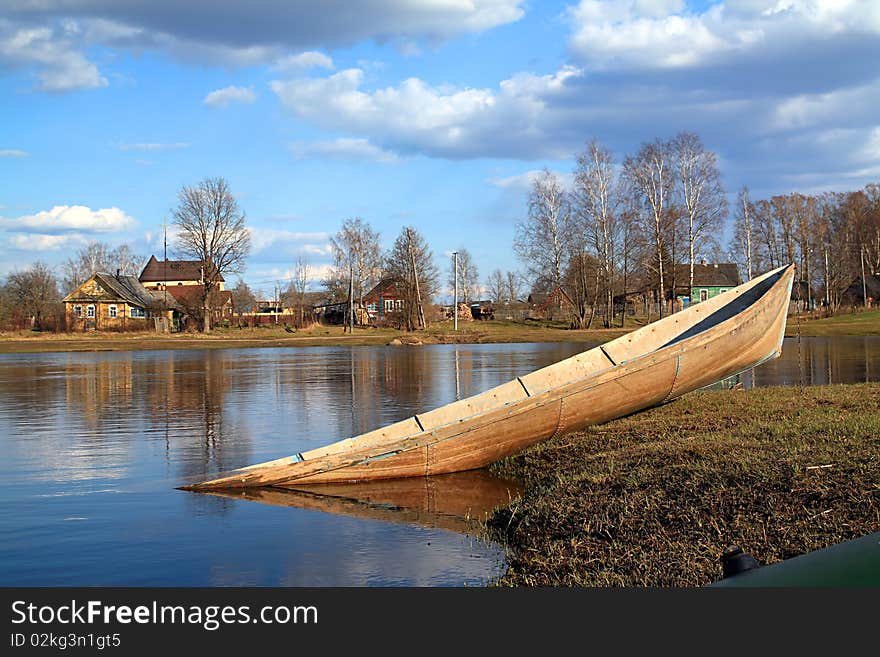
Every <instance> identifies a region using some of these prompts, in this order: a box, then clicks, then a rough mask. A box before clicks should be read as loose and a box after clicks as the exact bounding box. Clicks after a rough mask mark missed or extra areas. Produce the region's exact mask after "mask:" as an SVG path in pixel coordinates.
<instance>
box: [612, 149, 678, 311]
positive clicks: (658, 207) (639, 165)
mask: <svg viewBox="0 0 880 657" xmlns="http://www.w3.org/2000/svg"><path fill="white" fill-rule="evenodd" d="M671 169H672V164H671V162H670V147H669V144H668V143H667V142H664V141H661V140H659V139H658V140H655V141H654V142H653V143H650V144H644V145H642V147H641V149H639V152H638V153H637V154H636V155H634V156H630V157H627V158H626V160H625V161H624V163H623V170H624V175H625V176H626V179H627V181H628V183H629V185H630V186H631V187H632V189H633V191H634V192H636V193H637V194H638V195H639V197H640V201H641V205H642V208H643V210H644V211H645V212H644V215H643V217H644V219H645V224H646V229H647V230H646V232H647V233H649V234H650V235H651V237H652V240H653V243H654V256H655V257H656V265H657V275H658V281H659V290H658V292H659V301H660V314H661V316H662V314H663V304H664V302H665V300H666V281H665V278H664V270H663V259H664V257H665V251H666V246H667V245H666V244H665V232H666V231H665V230H664V229H665V224H666V222H667V221H668V219H669V206H670V196H671V193H672V185H673V180H674V173H673V171H672V170H671Z"/></svg>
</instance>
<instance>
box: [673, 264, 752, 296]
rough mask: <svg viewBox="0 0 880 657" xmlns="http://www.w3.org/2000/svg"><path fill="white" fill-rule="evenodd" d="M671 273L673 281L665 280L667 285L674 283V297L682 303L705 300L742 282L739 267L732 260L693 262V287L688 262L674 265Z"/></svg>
mask: <svg viewBox="0 0 880 657" xmlns="http://www.w3.org/2000/svg"><path fill="white" fill-rule="evenodd" d="M673 274H674V281H673V280H671V279H667V282H668V284H669V285H672V284H673V283H674V285H675V294H674V297H675V298H676V299H677V300H679V301H681V302H682V304H684V303H699V302H700V301H707V300H708V299H711V298H712V297H717V296H718V295H719V294H721V293H722V292H727V290H729V289H730V288H733V287H736V286H737V285H740V284H741V283H742V279H740V276H739V268H738V267H737V266H736V264H735V263H732V262H722V263H713V264H707V263H706V262H705V261H704V262H701V263H699V264H697V263H695V264H694V286H693V288H691V287H690V278H691V268H690V265H689V264H683V265H675V271H674V272H673ZM667 276H668V274H667Z"/></svg>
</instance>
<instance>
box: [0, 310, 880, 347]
mask: <svg viewBox="0 0 880 657" xmlns="http://www.w3.org/2000/svg"><path fill="white" fill-rule="evenodd" d="M642 325H643V321H641V320H639V319H635V320H633V319H628V320H627V323H626V326H625V327H624V328H613V329H597V328H594V329H590V330H572V329H569V328H568V326H567V324H566V323H564V322H551V321H526V322H514V321H508V320H492V321H479V322H478V321H473V322H464V321H463V322H461V323H460V324H459V330H458V331H454V330H453V328H452V323H451V322H439V323H435V324H432V325H431V326H430V327H429V328H428V329H427V330H425V331H413V332H411V333H407V332H404V331H397V330H395V329H392V328H357V329H355V332H354V334H353V335H350V334H349V333H347V332H346V331H344V330H343V328H342V327H341V326H316V327H312V328H308V329H299V330H297V331H296V332H295V333H289V332H287V331H285V330H284V327H283V326H279V327H264V328H244V329H238V328H227V329H224V328H220V329H215V330H214V331H213V332H212V333H210V334H208V335H202V334H200V333H175V334H157V333H153V332H143V333H110V332H108V333H103V332H102V333H39V332H35V331H16V332H6V333H3V332H0V353H39V352H51V351H141V350H146V349H241V348H249V347H314V346H338V345H385V344H389V343H390V342H391V341H392V340H395V339H396V340H398V341H401V342H403V343H408V344H451V343H457V344H476V343H505V342H607V341H608V340H613V339H614V338H616V337H618V336H620V335H623V334H625V333H628V332H629V331H632V330H634V329H636V328H639V327H640V326H642ZM798 332H799V333H800V335H802V336H834V335H880V311H872V312H861V313H855V314H850V313H846V314H841V315H837V316H835V317H829V318H825V319H815V320H807V319H800V320H798V319H796V318H794V317H791V318H789V321H788V327H787V331H786V335H789V336H795V335H797V334H798Z"/></svg>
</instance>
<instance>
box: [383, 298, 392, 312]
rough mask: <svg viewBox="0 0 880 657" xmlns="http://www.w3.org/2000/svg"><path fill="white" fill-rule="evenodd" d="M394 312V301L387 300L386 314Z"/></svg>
mask: <svg viewBox="0 0 880 657" xmlns="http://www.w3.org/2000/svg"><path fill="white" fill-rule="evenodd" d="M392 310H394V300H393V299H385V312H389V311H392Z"/></svg>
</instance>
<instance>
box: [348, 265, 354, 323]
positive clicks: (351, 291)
mask: <svg viewBox="0 0 880 657" xmlns="http://www.w3.org/2000/svg"><path fill="white" fill-rule="evenodd" d="M348 333H349V335H354V264H349V266H348Z"/></svg>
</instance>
